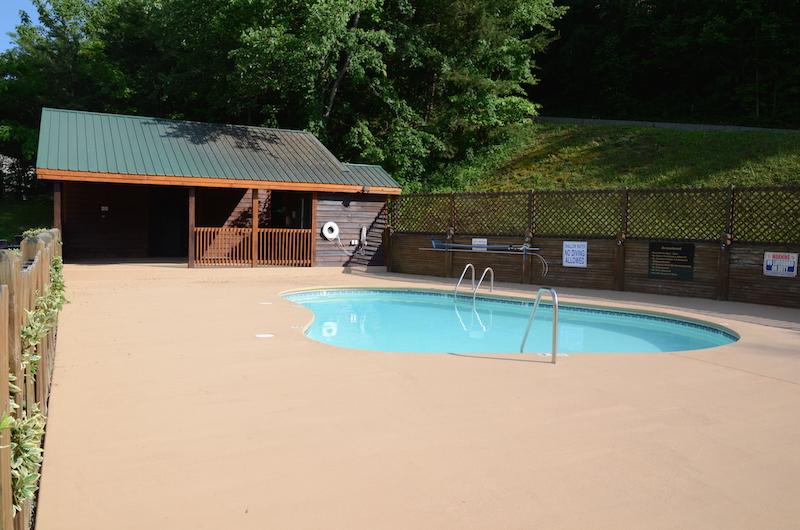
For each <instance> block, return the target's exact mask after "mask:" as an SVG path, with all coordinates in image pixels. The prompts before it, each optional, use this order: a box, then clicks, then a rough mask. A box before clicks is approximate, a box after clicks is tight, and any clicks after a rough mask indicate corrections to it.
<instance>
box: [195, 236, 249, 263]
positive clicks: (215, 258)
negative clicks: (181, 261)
mask: <svg viewBox="0 0 800 530" xmlns="http://www.w3.org/2000/svg"><path fill="white" fill-rule="evenodd" d="M252 233H253V231H252V230H251V229H249V228H205V227H197V228H195V229H194V235H195V246H194V248H195V258H194V259H195V263H196V264H197V265H211V266H217V267H249V266H250V265H252V263H253V254H252V246H253V241H252Z"/></svg>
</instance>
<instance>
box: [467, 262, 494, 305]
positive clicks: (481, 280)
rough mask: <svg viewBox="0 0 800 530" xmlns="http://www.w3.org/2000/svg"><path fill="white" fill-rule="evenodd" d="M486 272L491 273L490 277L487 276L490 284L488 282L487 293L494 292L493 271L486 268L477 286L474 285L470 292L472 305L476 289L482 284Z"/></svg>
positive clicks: (476, 292) (476, 293)
mask: <svg viewBox="0 0 800 530" xmlns="http://www.w3.org/2000/svg"><path fill="white" fill-rule="evenodd" d="M487 272H491V273H492V274H491V276H489V280H490V282H489V292H490V293H493V292H494V270H492V268H491V267H486V268H485V269H483V274H481V279H480V280H478V285H476V286H475V288H474V289H473V290H472V302H473V303H474V302H475V297H476V296H477V295H478V289H480V288H481V284H482V283H483V279H484V278H485V277H486V273H487Z"/></svg>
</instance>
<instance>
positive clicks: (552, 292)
mask: <svg viewBox="0 0 800 530" xmlns="http://www.w3.org/2000/svg"><path fill="white" fill-rule="evenodd" d="M548 293H549V294H550V298H551V299H552V300H553V352H552V359H551V361H550V362H552V363H553V364H556V355H557V352H558V294H557V293H556V290H555V289H550V288H548V287H543V288H541V289H539V290H538V291H537V292H536V300H535V301H534V302H533V308H532V309H531V316H530V317H529V318H528V326H527V327H526V328H525V335H524V336H523V337H522V343H521V344H520V345H519V352H520V353H522V352H523V350H525V343H526V342H527V341H528V334H529V333H530V331H531V324H533V318H534V317H535V316H536V310H537V309H539V302H541V301H542V294H548Z"/></svg>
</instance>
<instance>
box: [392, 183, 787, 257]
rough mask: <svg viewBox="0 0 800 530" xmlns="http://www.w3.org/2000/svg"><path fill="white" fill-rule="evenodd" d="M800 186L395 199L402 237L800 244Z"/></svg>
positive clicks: (394, 212) (397, 229)
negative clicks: (442, 235)
mask: <svg viewBox="0 0 800 530" xmlns="http://www.w3.org/2000/svg"><path fill="white" fill-rule="evenodd" d="M797 219H800V187H771V188H735V187H730V188H699V189H621V190H530V191H521V192H475V193H439V194H437V193H429V194H419V195H402V196H399V197H393V198H391V199H390V203H389V225H390V227H391V229H392V230H393V231H395V232H401V233H435V232H442V233H446V232H452V233H455V234H471V235H508V236H512V235H518V236H525V235H530V236H536V237H594V238H608V239H614V238H617V239H620V238H622V239H625V238H628V239H669V240H676V241H677V240H685V241H709V242H710V241H720V240H721V239H725V240H732V241H743V242H748V243H797V242H800V223H798V222H796V220H797Z"/></svg>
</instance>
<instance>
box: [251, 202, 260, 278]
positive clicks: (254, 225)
mask: <svg viewBox="0 0 800 530" xmlns="http://www.w3.org/2000/svg"><path fill="white" fill-rule="evenodd" d="M250 193H251V195H252V199H253V206H252V208H253V211H252V221H251V222H250V230H251V233H250V266H251V267H255V266H256V264H257V263H258V190H257V189H256V188H253V189H251V190H250Z"/></svg>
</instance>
